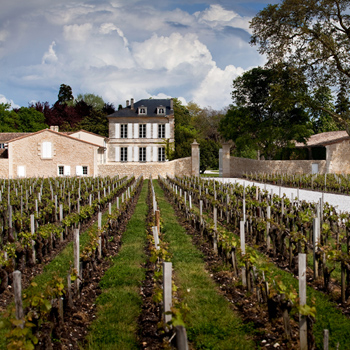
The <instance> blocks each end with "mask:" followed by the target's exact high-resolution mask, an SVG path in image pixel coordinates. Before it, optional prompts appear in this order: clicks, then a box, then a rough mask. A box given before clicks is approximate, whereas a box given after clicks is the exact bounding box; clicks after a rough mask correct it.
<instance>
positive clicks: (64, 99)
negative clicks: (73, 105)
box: [57, 84, 74, 103]
mask: <svg viewBox="0 0 350 350" xmlns="http://www.w3.org/2000/svg"><path fill="white" fill-rule="evenodd" d="M73 100H74V96H73V91H72V88H71V87H70V86H69V85H66V84H61V85H60V90H59V92H58V100H57V101H58V102H59V103H70V102H73Z"/></svg>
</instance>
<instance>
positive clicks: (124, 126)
mask: <svg viewBox="0 0 350 350" xmlns="http://www.w3.org/2000/svg"><path fill="white" fill-rule="evenodd" d="M127 137H128V124H121V125H120V138H122V139H126V138H127Z"/></svg>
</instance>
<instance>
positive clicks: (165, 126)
mask: <svg viewBox="0 0 350 350" xmlns="http://www.w3.org/2000/svg"><path fill="white" fill-rule="evenodd" d="M108 121H109V143H108V154H107V160H108V163H149V162H165V161H166V160H167V156H166V153H167V152H166V149H167V147H173V144H174V109H173V100H172V99H144V100H140V101H138V102H134V99H131V100H130V103H129V100H128V101H126V107H125V108H122V109H120V110H118V111H117V112H115V113H113V114H111V115H109V116H108Z"/></svg>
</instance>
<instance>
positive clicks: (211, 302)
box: [154, 182, 255, 350]
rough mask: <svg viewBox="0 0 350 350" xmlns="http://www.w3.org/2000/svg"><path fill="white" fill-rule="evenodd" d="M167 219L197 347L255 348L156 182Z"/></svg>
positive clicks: (187, 317)
mask: <svg viewBox="0 0 350 350" xmlns="http://www.w3.org/2000/svg"><path fill="white" fill-rule="evenodd" d="M154 188H155V191H156V195H157V197H158V198H157V200H158V205H159V208H160V211H161V217H162V221H163V223H164V224H163V225H164V226H163V233H164V238H165V240H166V241H168V242H169V251H170V252H171V254H172V259H171V260H172V263H173V267H174V271H175V275H176V285H177V286H178V287H179V288H180V291H181V294H182V296H183V302H184V303H186V304H187V306H188V308H189V311H188V313H186V315H185V323H186V330H187V335H188V339H189V341H190V342H192V344H193V345H194V348H196V349H216V350H222V349H254V348H255V344H254V342H253V341H252V340H250V339H249V338H248V336H247V334H246V328H245V326H244V325H243V323H242V322H241V320H240V318H239V317H238V316H237V315H236V314H235V313H234V312H233V311H232V309H231V308H230V304H229V302H228V301H227V300H226V299H225V298H224V297H223V296H222V295H220V294H219V293H218V290H217V287H216V285H215V283H214V282H213V280H212V279H211V278H210V276H209V275H208V272H207V271H206V270H205V263H204V261H203V255H202V253H201V252H200V251H199V250H198V249H197V248H196V247H195V246H194V245H193V243H192V240H191V237H190V236H188V235H187V234H186V231H185V229H184V228H183V227H182V226H181V225H180V224H179V223H178V221H177V219H176V216H175V212H174V210H173V208H172V206H171V205H170V204H169V203H168V202H167V201H166V200H165V198H164V193H163V191H162V190H161V188H160V187H159V185H158V183H157V182H155V183H154Z"/></svg>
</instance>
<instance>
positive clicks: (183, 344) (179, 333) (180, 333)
mask: <svg viewBox="0 0 350 350" xmlns="http://www.w3.org/2000/svg"><path fill="white" fill-rule="evenodd" d="M176 349H178V350H188V342H187V332H186V328H185V327H184V326H176Z"/></svg>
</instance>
